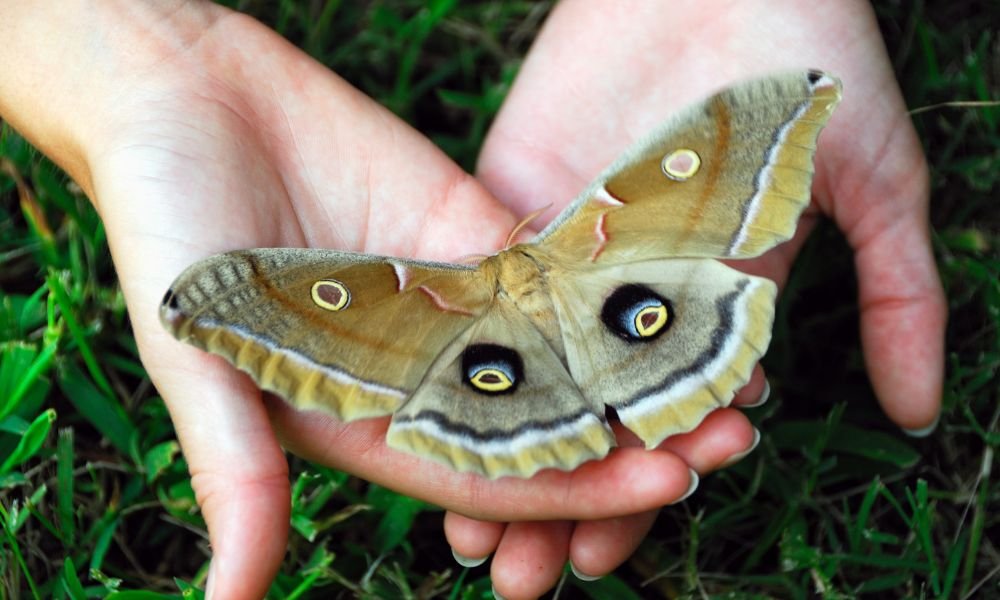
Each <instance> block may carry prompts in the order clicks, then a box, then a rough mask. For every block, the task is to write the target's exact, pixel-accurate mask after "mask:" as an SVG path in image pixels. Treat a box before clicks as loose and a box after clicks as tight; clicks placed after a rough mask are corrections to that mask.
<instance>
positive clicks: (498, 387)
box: [469, 369, 514, 393]
mask: <svg viewBox="0 0 1000 600" xmlns="http://www.w3.org/2000/svg"><path fill="white" fill-rule="evenodd" d="M469 383H471V384H472V385H473V386H474V387H476V388H478V389H481V390H483V391H484V392H494V393H495V392H502V391H505V390H508V389H510V388H511V386H513V385H514V382H513V381H511V380H510V377H508V376H507V374H506V373H504V372H503V371H501V370H500V369H480V370H479V371H476V374H475V375H473V376H472V377H470V378H469Z"/></svg>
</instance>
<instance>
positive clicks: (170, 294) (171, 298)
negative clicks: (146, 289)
mask: <svg viewBox="0 0 1000 600" xmlns="http://www.w3.org/2000/svg"><path fill="white" fill-rule="evenodd" d="M160 304H162V305H163V306H166V307H167V308H169V309H171V310H177V306H178V304H177V294H175V293H174V290H173V288H171V289H168V290H167V293H166V294H164V295H163V300H161V301H160Z"/></svg>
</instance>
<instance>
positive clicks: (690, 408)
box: [549, 259, 776, 447]
mask: <svg viewBox="0 0 1000 600" xmlns="http://www.w3.org/2000/svg"><path fill="white" fill-rule="evenodd" d="M549 281H550V284H551V289H552V297H553V300H554V304H555V306H556V311H557V313H558V315H559V324H560V327H561V329H562V333H563V340H564V345H565V347H566V361H567V363H568V365H569V370H570V373H571V374H572V376H573V380H574V381H576V384H577V386H579V388H580V389H581V390H582V391H583V393H584V394H585V395H586V396H587V398H588V399H590V400H591V401H592V402H595V403H600V404H606V405H608V406H611V407H613V408H614V409H615V410H616V411H617V412H618V417H619V419H620V420H621V421H622V423H623V424H624V425H625V426H626V427H628V428H629V429H630V430H632V431H633V432H634V433H635V434H636V435H638V436H639V437H640V438H641V439H642V440H643V441H644V442H645V443H646V445H647V447H653V446H655V445H657V444H659V443H660V442H661V441H663V439H664V438H666V437H667V436H670V435H673V434H676V433H683V432H686V431H690V430H691V429H693V428H695V427H696V426H697V425H698V424H699V423H700V422H701V421H702V419H703V418H704V417H705V416H706V415H707V414H708V413H709V412H711V411H712V410H715V409H716V408H719V407H721V406H727V405H728V404H729V402H730V400H731V399H732V397H733V395H734V393H735V392H736V391H737V390H738V389H739V388H741V387H742V386H743V385H744V384H746V382H747V381H748V380H749V378H750V373H751V371H752V369H753V366H754V365H755V364H756V363H757V360H758V359H759V358H760V357H761V355H762V354H763V353H764V351H765V349H766V348H767V345H768V343H769V342H770V339H771V324H772V321H773V317H774V297H775V293H776V288H775V285H774V283H772V282H771V281H770V280H767V279H762V278H759V277H753V276H750V275H745V274H743V273H740V272H738V271H736V270H734V269H731V268H729V267H727V266H725V265H723V264H722V263H720V262H717V261H715V260H705V259H674V260H658V261H647V262H640V263H630V264H627V265H618V266H611V267H605V268H596V269H594V270H592V271H587V272H579V271H577V272H573V273H572V274H567V273H558V272H553V273H552V275H551V276H550V278H549ZM661 306H662V309H661V308H660V307H661Z"/></svg>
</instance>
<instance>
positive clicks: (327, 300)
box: [312, 279, 351, 311]
mask: <svg viewBox="0 0 1000 600" xmlns="http://www.w3.org/2000/svg"><path fill="white" fill-rule="evenodd" d="M312 300H313V302H315V303H316V306H319V307H320V308H325V309H326V310H332V311H338V310H344V309H345V308H347V306H348V305H349V304H350V303H351V291H350V290H348V289H347V286H346V285H344V284H343V283H341V282H339V281H337V280H336V279H320V280H319V281H317V282H316V283H314V284H313V286H312Z"/></svg>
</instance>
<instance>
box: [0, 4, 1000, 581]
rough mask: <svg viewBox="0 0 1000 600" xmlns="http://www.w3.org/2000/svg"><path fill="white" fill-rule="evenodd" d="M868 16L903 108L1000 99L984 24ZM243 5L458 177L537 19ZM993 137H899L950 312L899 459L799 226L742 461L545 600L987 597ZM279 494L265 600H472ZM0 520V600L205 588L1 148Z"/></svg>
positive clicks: (159, 475) (185, 500) (114, 379)
mask: <svg viewBox="0 0 1000 600" xmlns="http://www.w3.org/2000/svg"><path fill="white" fill-rule="evenodd" d="M875 4H876V7H877V9H878V11H879V15H880V23H881V25H882V28H883V32H884V34H885V36H886V42H887V45H888V47H889V52H890V55H891V56H892V58H893V61H894V66H895V68H896V70H897V74H898V76H899V78H900V82H901V85H902V88H903V90H904V94H905V96H906V99H907V103H908V105H909V106H911V107H920V106H925V105H930V104H935V103H939V102H945V101H951V100H987V99H990V98H997V97H1000V63H998V62H997V61H998V59H997V48H998V47H1000V37H998V33H1000V24H998V23H997V22H993V23H984V19H985V16H986V15H988V14H991V13H990V11H993V14H995V8H996V7H995V6H993V7H990V3H988V2H980V3H976V2H960V3H933V4H934V6H933V7H932V6H931V4H932V3H915V4H913V3H899V2H892V1H889V0H880V1H878V2H876V3H875ZM240 7H241V8H243V9H245V10H249V11H250V12H252V13H253V14H255V15H256V16H258V17H259V18H261V19H262V20H264V21H265V22H267V23H269V24H271V25H272V26H274V27H275V28H277V29H278V30H279V31H280V32H281V33H282V34H283V35H285V36H286V37H288V38H289V39H291V40H292V41H293V42H294V43H296V44H297V45H299V46H301V47H302V48H304V49H305V50H306V51H308V52H309V53H311V54H312V55H314V56H316V57H317V58H319V59H320V60H321V61H323V62H324V63H325V64H327V65H329V66H330V67H331V68H333V69H334V70H335V71H337V72H338V73H340V74H341V75H343V76H344V77H346V78H347V79H349V80H350V81H351V82H352V83H354V84H355V85H357V86H359V87H360V88H362V89H363V90H364V91H365V92H366V93H368V94H369V95H371V96H373V97H375V98H376V99H378V100H379V101H380V102H382V103H384V104H385V105H387V106H389V107H390V108H392V110H394V111H395V112H396V113H397V114H399V115H401V116H402V117H404V118H406V119H407V120H409V121H410V122H412V123H414V124H415V125H416V127H417V128H418V129H420V130H421V131H423V132H425V133H426V134H427V135H429V136H431V137H432V138H433V139H434V141H435V142H436V143H438V144H440V145H441V146H442V147H443V148H445V150H446V151H448V152H449V154H451V155H452V156H453V157H454V158H455V159H456V160H458V161H459V162H460V163H461V164H463V165H464V166H465V167H466V168H471V167H472V165H473V163H474V160H475V154H476V151H477V149H478V147H479V145H480V144H481V142H482V138H483V135H484V133H485V131H486V128H487V127H488V125H489V122H490V120H491V118H492V116H493V115H494V114H495V112H496V110H497V108H498V107H499V105H500V102H501V101H502V100H503V97H504V94H505V91H506V89H507V87H508V85H509V83H510V81H511V80H512V79H513V76H514V74H515V73H516V70H517V67H518V64H519V60H520V58H521V56H522V55H523V53H524V52H525V51H526V49H527V47H528V45H529V44H530V41H531V38H532V36H533V34H534V32H535V31H536V30H537V26H538V24H539V23H540V22H541V20H542V19H543V18H544V15H545V10H546V8H547V5H546V4H537V3H534V2H505V3H500V2H476V3H468V2H467V3H462V4H458V3H457V2H453V1H448V0H442V1H437V2H431V3H422V2H417V1H416V0H396V1H393V2H372V3H354V2H343V3H342V2H337V1H327V2H312V3H301V4H296V3H293V2H281V3H263V2H257V3H254V2H245V3H240ZM904 7H905V8H904ZM994 18H995V17H994ZM432 33H433V35H431V34H432ZM998 121H1000V109H998V108H943V109H938V110H934V111H929V112H926V113H922V114H920V115H918V116H916V117H915V122H916V124H917V127H918V130H919V133H920V136H921V139H922V140H923V143H924V145H925V148H926V150H927V152H928V157H929V160H930V162H931V167H932V175H933V182H932V185H933V205H932V219H933V224H934V231H935V235H934V246H935V250H936V255H937V258H938V262H939V266H940V269H941V274H942V278H943V281H944V283H945V286H946V289H947V293H948V298H949V302H950V323H949V328H948V338H947V377H946V384H945V397H944V413H943V416H942V421H941V425H940V427H939V429H938V431H937V432H936V433H935V434H934V435H933V436H931V437H929V438H927V439H924V440H913V439H909V438H906V437H905V436H903V435H901V434H900V433H899V432H898V430H896V429H895V428H894V427H893V426H892V425H891V424H890V423H889V422H888V421H887V420H886V419H885V417H884V416H882V415H881V413H880V412H879V410H878V408H877V405H876V403H875V401H874V397H873V394H872V391H871V389H870V387H869V384H868V381H867V379H866V377H865V374H864V371H863V367H862V363H861V356H860V350H859V343H858V337H857V334H856V330H857V318H858V313H857V307H856V304H855V292H856V290H855V288H854V286H853V283H845V282H853V271H852V264H851V261H850V257H849V254H848V252H847V251H846V246H845V245H844V242H843V240H842V239H841V238H840V237H839V235H838V234H837V233H836V232H835V231H834V230H833V229H832V228H830V227H825V228H821V229H820V230H819V231H818V232H817V234H816V235H814V236H813V238H812V240H811V241H810V242H809V244H808V245H807V247H806V249H805V251H804V253H803V255H802V257H801V259H800V260H799V262H798V263H797V266H796V268H795V271H794V273H793V276H792V279H791V281H790V283H789V286H788V290H787V293H786V295H785V297H784V300H783V302H782V305H781V308H780V311H779V318H778V326H777V329H776V336H775V341H774V344H773V346H772V349H771V352H770V353H769V355H768V357H767V359H766V367H767V369H768V373H769V375H770V377H771V379H772V383H773V384H774V387H775V394H774V397H773V400H772V401H771V402H769V403H768V404H767V405H766V406H765V407H762V408H759V409H755V410H754V411H753V412H752V417H753V419H754V420H755V421H756V422H757V423H758V424H759V426H760V428H761V430H762V432H763V441H762V443H761V446H760V448H759V449H758V451H757V452H755V453H754V454H752V455H751V456H750V457H749V458H748V459H747V460H744V461H743V462H741V463H740V464H738V465H736V466H735V467H732V468H730V469H727V470H725V471H723V472H720V473H718V474H715V475H712V476H710V477H707V478H706V479H705V481H704V482H703V485H702V488H701V490H700V491H699V493H698V494H696V495H695V496H694V497H693V498H692V499H691V500H689V501H688V502H686V503H685V504H683V505H681V506H677V507H672V508H668V509H667V510H665V511H664V512H663V514H662V516H661V518H660V520H659V521H658V523H657V525H656V527H655V529H654V531H653V533H652V534H651V535H650V536H649V538H648V539H647V541H646V542H645V543H644V544H643V545H642V547H641V548H640V550H639V552H638V553H637V554H636V555H635V556H634V557H633V558H632V559H630V560H629V561H628V562H627V563H626V564H625V565H623V566H622V567H621V568H620V569H618V571H617V572H616V574H615V576H612V577H606V578H604V579H602V580H600V581H598V582H595V583H581V582H579V581H577V580H576V579H575V578H573V577H568V578H566V579H565V580H564V581H563V583H562V586H561V596H562V597H578V596H584V597H591V598H630V597H631V598H640V597H641V598H648V597H677V596H691V597H713V598H724V597H739V598H744V597H745V598H754V597H782V598H813V597H817V596H821V597H827V598H842V597H855V596H863V597H873V598H875V597H890V598H897V597H912V598H938V597H942V598H943V597H950V598H964V597H1000V573H998V569H1000V567H998V566H997V565H1000V548H998V547H997V545H996V542H997V540H1000V524H998V519H1000V484H998V483H997V479H998V478H1000V475H998V474H996V473H993V472H991V467H993V466H994V461H995V459H994V456H995V453H996V452H997V450H998V446H1000V428H998V426H997V422H998V419H1000V379H998V377H997V375H996V373H997V371H998V369H1000V341H998V333H1000V199H998V198H997V191H998V186H997V183H998V179H1000V134H998ZM816 340H823V342H822V343H817V342H816ZM293 490H294V500H293V504H294V505H293V516H292V525H293V532H292V535H291V539H290V542H289V552H288V554H287V558H286V561H285V563H284V565H283V567H282V571H281V574H280V575H279V577H278V579H277V581H276V582H275V584H274V587H273V589H272V597H274V598H326V597H331V596H333V595H335V594H340V595H342V596H346V597H350V596H352V595H357V596H362V597H373V598H375V597H378V598H396V597H412V598H417V597H420V598H427V597H437V598H486V597H489V594H490V592H489V590H490V584H489V580H488V570H487V567H479V568H475V569H470V570H465V569H462V568H460V567H458V566H457V565H456V564H455V563H454V561H453V560H452V558H451V553H450V551H449V549H448V547H447V545H446V544H445V542H444V540H443V536H442V534H441V532H440V519H441V512H440V511H439V510H438V509H435V508H434V507H431V506H428V505H425V504H423V503H420V502H417V501H414V500H411V499H408V498H406V497H403V496H399V495H397V494H395V493H392V492H390V491H388V490H385V489H383V488H380V487H378V486H374V485H370V484H367V483H365V482H363V481H360V480H357V479H354V478H351V477H348V476H346V475H345V474H343V473H339V472H336V471H332V470H329V469H324V468H322V467H318V466H315V465H309V464H306V463H303V462H300V461H294V462H293ZM0 520H2V524H3V535H2V536H0V597H11V598H16V597H26V598H34V597H40V598H48V597H56V598H74V599H75V598H85V597H104V596H106V595H110V596H111V597H114V598H121V599H124V598H143V599H145V598H174V597H195V598H197V597H200V592H197V591H194V590H192V586H203V585H204V578H205V574H206V573H205V569H206V568H207V556H208V554H209V552H208V549H207V541H206V540H207V537H206V534H205V528H204V522H203V520H202V518H201V516H200V515H199V513H198V511H197V507H196V504H195V501H194V494H193V492H192V489H191V485H190V482H189V481H188V478H187V470H186V465H185V464H184V461H183V458H182V457H181V455H180V453H179V449H178V446H177V443H176V441H175V439H174V434H173V431H172V428H171V425H170V422H169V419H168V417H167V413H166V410H165V408H164V405H163V403H162V401H161V400H160V399H159V398H158V397H157V395H156V391H155V390H154V389H153V388H152V387H151V385H150V384H149V381H148V379H147V378H146V376H145V374H144V371H143V368H142V365H141V364H140V362H139V359H138V358H137V354H136V349H135V343H134V341H133V339H132V337H131V334H130V333H129V326H128V321H127V315H126V313H125V309H124V302H123V300H122V296H121V293H120V291H119V290H118V288H117V285H116V281H115V276H114V272H113V269H112V265H111V262H110V259H109V256H108V253H107V250H106V246H105V237H104V232H103V228H102V226H101V223H100V221H99V219H98V218H97V216H96V215H95V213H94V211H93V209H92V208H91V207H90V205H89V203H88V202H87V201H86V199H85V198H84V197H83V195H82V194H81V193H80V191H79V189H78V188H76V186H75V185H74V184H72V182H70V181H69V180H68V179H67V178H66V177H65V175H63V174H62V173H61V172H60V171H59V170H58V169H56V168H55V167H53V166H52V165H51V164H50V163H49V162H47V161H46V160H45V159H44V158H43V157H42V156H41V155H40V154H39V153H38V152H36V151H35V150H33V149H32V148H30V147H29V146H28V145H27V144H26V143H25V142H24V141H23V140H22V139H21V138H20V137H18V136H17V134H16V133H14V132H13V131H12V130H10V129H9V128H6V127H4V128H3V129H2V131H0ZM373 531H374V532H375V534H374V535H372V534H371V532H373ZM192 549H195V551H193V552H192Z"/></svg>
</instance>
